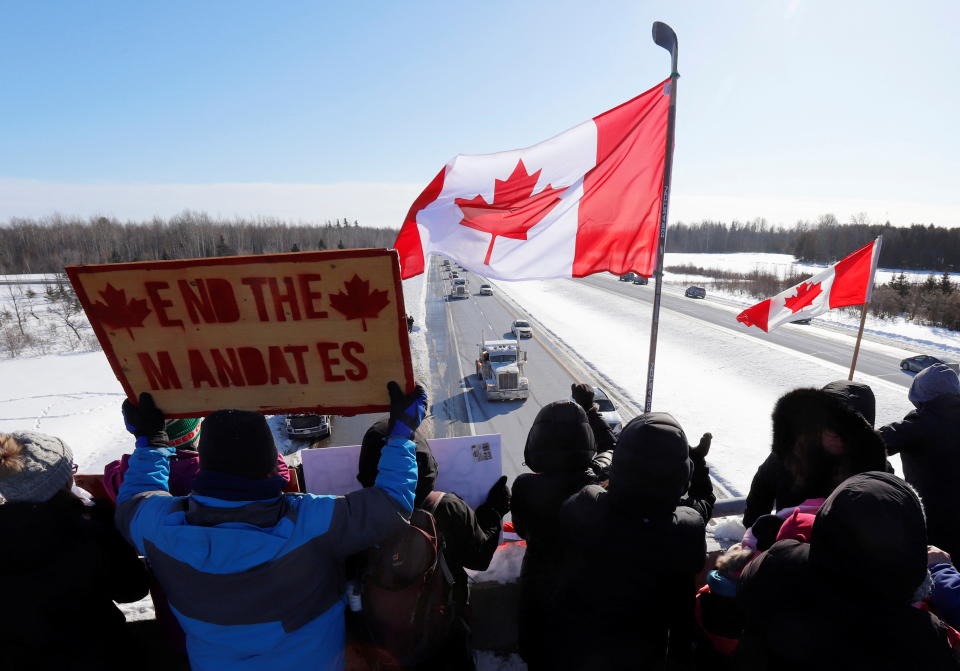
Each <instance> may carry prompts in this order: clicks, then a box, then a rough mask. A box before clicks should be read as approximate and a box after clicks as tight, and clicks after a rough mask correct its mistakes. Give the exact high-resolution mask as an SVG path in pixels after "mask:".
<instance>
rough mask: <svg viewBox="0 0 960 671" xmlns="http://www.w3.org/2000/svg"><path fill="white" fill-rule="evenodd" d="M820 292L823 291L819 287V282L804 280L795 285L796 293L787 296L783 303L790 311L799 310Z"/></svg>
mask: <svg viewBox="0 0 960 671" xmlns="http://www.w3.org/2000/svg"><path fill="white" fill-rule="evenodd" d="M821 293H823V290H822V289H821V288H820V282H814V283H813V284H807V283H806V282H804V283H803V284H801V285H800V286H799V287H797V295H796V296H790V297H788V298H787V299H786V300H784V302H783V303H784V305H785V306H786V307H787V308H789V309H790V310H791V311H792V312H799V311H800V310H802V309H803V308H805V307H807V306H808V305H810V304H811V303H813V299H815V298H816V297H817V296H819V295H820V294H821Z"/></svg>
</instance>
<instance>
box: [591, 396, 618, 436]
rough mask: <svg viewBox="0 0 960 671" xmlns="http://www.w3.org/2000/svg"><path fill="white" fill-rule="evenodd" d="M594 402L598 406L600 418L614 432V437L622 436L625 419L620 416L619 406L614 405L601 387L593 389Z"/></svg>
mask: <svg viewBox="0 0 960 671" xmlns="http://www.w3.org/2000/svg"><path fill="white" fill-rule="evenodd" d="M593 402H594V403H596V404H597V409H598V410H599V411H600V416H601V417H602V418H603V421H604V422H606V424H607V426H609V427H610V430H611V431H613V435H615V436H618V435H620V429H622V428H623V418H622V417H621V416H620V411H619V410H617V406H615V405H614V404H613V401H611V400H610V397H609V396H607V394H606V392H605V391H603V389H601V388H600V387H594V388H593Z"/></svg>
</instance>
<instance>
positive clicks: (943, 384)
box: [907, 363, 960, 408]
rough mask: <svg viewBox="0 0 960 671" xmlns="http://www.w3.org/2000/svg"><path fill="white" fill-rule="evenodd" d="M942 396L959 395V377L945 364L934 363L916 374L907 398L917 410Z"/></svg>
mask: <svg viewBox="0 0 960 671" xmlns="http://www.w3.org/2000/svg"><path fill="white" fill-rule="evenodd" d="M944 394H960V377H957V374H956V373H955V372H954V371H953V370H951V369H950V368H949V367H948V366H947V365H946V364H942V363H935V364H933V365H932V366H927V367H926V368H924V369H923V370H922V371H920V372H919V373H917V376H916V377H915V378H913V384H911V385H910V393H909V394H908V395H907V398H909V399H910V402H911V403H913V404H914V405H915V406H917V407H918V408H919V407H920V404H921V403H926V402H927V401H932V400H933V399H935V398H936V397H937V396H943V395H944Z"/></svg>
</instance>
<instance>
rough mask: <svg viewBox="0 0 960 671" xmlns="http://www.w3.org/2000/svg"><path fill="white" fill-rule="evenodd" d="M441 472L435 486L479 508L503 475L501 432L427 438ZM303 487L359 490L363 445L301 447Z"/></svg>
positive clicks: (339, 492)
mask: <svg viewBox="0 0 960 671" xmlns="http://www.w3.org/2000/svg"><path fill="white" fill-rule="evenodd" d="M427 443H428V444H429V445H430V450H431V451H432V452H433V458H434V459H436V460H437V466H438V468H439V474H438V476H437V482H436V483H435V484H434V489H436V490H438V491H441V492H448V493H454V494H456V495H457V496H459V497H460V498H462V499H463V500H464V501H466V502H467V503H469V504H470V506H472V507H473V508H476V507H477V506H479V505H480V504H481V503H483V502H484V501H486V500H487V492H489V491H490V488H491V487H492V486H493V483H495V482H496V481H497V480H498V479H499V478H500V475H501V474H502V471H503V466H502V463H501V460H500V455H501V452H500V434H499V433H494V434H489V435H484V436H459V437H457V438H431V439H429V440H427ZM300 456H301V457H302V458H303V480H304V489H306V491H308V492H310V493H311V494H335V495H337V496H343V495H344V494H349V493H350V492H352V491H356V490H357V489H360V483H359V482H357V465H358V464H359V463H360V446H359V445H350V446H347V447H318V448H315V449H312V450H302V451H301V452H300Z"/></svg>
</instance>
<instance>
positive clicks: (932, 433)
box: [880, 364, 960, 557]
mask: <svg viewBox="0 0 960 671" xmlns="http://www.w3.org/2000/svg"><path fill="white" fill-rule="evenodd" d="M908 398H909V399H910V402H911V403H913V405H914V406H916V408H917V409H916V410H914V411H912V412H910V413H909V414H908V415H907V416H906V417H904V418H903V420H902V421H900V422H893V423H892V424H887V425H886V426H883V427H880V435H881V437H882V438H883V441H884V443H885V444H886V447H887V453H888V454H897V453H899V454H900V458H901V459H902V460H903V474H904V477H905V478H906V480H907V482H909V483H910V484H911V485H913V486H914V487H916V488H917V492H918V493H919V494H920V498H922V499H923V503H924V506H925V507H926V511H927V533H928V535H929V536H930V542H931V543H932V544H933V545H936V546H937V547H940V548H943V549H944V550H946V551H947V553H948V554H950V555H951V556H953V557H960V503H958V500H957V494H956V491H957V483H960V378H958V377H957V374H956V373H955V372H953V371H952V370H950V369H949V368H948V367H947V366H945V365H944V364H934V365H933V366H930V367H929V368H925V369H923V370H922V371H920V372H919V373H917V376H916V377H915V378H914V379H913V384H911V385H910V393H909V395H908Z"/></svg>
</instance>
